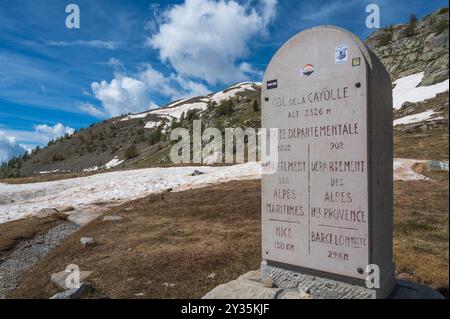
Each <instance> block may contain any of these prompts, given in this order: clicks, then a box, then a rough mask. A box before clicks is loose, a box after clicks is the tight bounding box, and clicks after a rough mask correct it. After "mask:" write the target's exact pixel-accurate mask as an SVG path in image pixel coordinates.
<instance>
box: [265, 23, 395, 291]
mask: <svg viewBox="0 0 450 319" xmlns="http://www.w3.org/2000/svg"><path fill="white" fill-rule="evenodd" d="M261 97H262V102H261V105H262V127H264V128H278V143H279V144H278V159H277V162H271V161H270V159H269V160H268V161H266V162H263V165H265V166H270V167H272V168H277V171H276V173H275V174H267V175H263V177H262V255H263V256H262V257H263V263H262V269H261V274H262V278H263V280H264V279H267V278H268V277H271V279H272V281H273V282H274V284H275V285H277V286H278V287H281V288H293V287H299V288H301V289H304V290H307V292H309V293H310V294H312V295H313V296H315V297H318V298H386V297H388V296H389V295H390V293H391V292H392V290H393V288H394V286H395V280H394V265H393V262H392V183H393V182H392V156H393V155H392V89H391V81H390V78H389V75H388V73H387V71H386V70H385V68H384V67H383V65H382V64H381V63H380V61H379V60H378V58H377V57H376V56H375V55H374V54H373V53H372V52H371V51H370V49H368V48H367V47H366V46H365V45H364V44H363V43H362V42H361V41H360V40H359V39H358V38H357V37H356V36H355V35H353V34H351V33H350V32H348V31H346V30H343V29H341V28H337V27H332V26H321V27H316V28H312V29H309V30H306V31H303V32H301V33H299V34H297V35H296V36H294V37H293V38H291V39H290V40H289V41H288V42H286V43H285V44H284V45H283V46H282V47H281V48H280V49H279V50H278V52H277V53H276V54H275V55H274V57H273V58H272V60H271V62H270V64H269V66H268V68H267V70H266V72H265V74H264V81H263V88H262V93H261ZM369 265H376V266H369ZM368 266H369V267H370V268H367V267H368ZM374 267H378V268H374ZM373 269H375V272H374V273H372V275H375V277H376V275H377V272H378V271H377V270H379V288H377V289H375V288H376V286H375V287H373V286H372V287H371V288H373V289H369V288H367V286H366V278H367V276H368V272H372V270H373ZM374 282H375V281H374Z"/></svg>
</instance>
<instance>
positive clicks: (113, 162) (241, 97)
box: [0, 82, 260, 178]
mask: <svg viewBox="0 0 450 319" xmlns="http://www.w3.org/2000/svg"><path fill="white" fill-rule="evenodd" d="M259 99H260V84H259V83H251V82H244V83H239V84H236V85H233V86H231V87H229V88H227V89H225V90H223V91H220V92H217V93H213V94H210V95H207V96H199V97H194V98H191V99H185V100H180V101H175V102H172V103H170V104H168V105H166V106H164V107H162V108H160V109H155V110H150V111H148V112H143V113H139V114H128V115H124V116H119V117H114V118H111V119H108V120H105V121H103V122H101V123H98V124H95V125H91V126H90V127H89V128H86V129H81V130H79V131H77V132H75V133H74V134H72V135H70V136H65V137H63V138H60V139H57V140H56V141H51V142H50V143H49V144H48V146H47V147H45V148H43V149H35V150H34V151H33V152H32V154H30V155H24V157H23V158H20V159H14V160H12V161H10V162H9V163H8V165H3V167H2V169H0V178H11V177H22V176H36V175H37V176H39V175H48V174H61V173H63V174H64V173H66V174H68V173H74V172H75V173H81V174H89V173H92V172H95V171H99V170H104V169H112V168H120V169H128V168H142V167H154V166H165V165H170V160H169V152H170V147H171V145H172V142H171V141H170V130H171V128H175V127H185V128H189V127H190V125H191V124H192V121H193V120H195V119H199V118H200V117H201V119H202V123H203V124H205V125H206V126H214V127H218V128H221V129H222V130H223V129H224V128H225V127H227V126H233V127H239V126H242V127H254V128H257V127H260V111H259V107H258V108H255V106H254V103H255V101H256V103H259Z"/></svg>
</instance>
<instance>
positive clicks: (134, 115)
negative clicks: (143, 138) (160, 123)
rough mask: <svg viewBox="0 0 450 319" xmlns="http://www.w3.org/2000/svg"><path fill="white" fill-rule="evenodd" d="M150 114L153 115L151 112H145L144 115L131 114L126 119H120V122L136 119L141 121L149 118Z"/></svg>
mask: <svg viewBox="0 0 450 319" xmlns="http://www.w3.org/2000/svg"><path fill="white" fill-rule="evenodd" d="M150 113H151V111H149V112H144V113H138V114H130V115H127V116H125V117H124V118H122V119H120V121H121V122H123V121H129V120H134V119H141V118H144V117H146V116H148V115H149V114H150Z"/></svg>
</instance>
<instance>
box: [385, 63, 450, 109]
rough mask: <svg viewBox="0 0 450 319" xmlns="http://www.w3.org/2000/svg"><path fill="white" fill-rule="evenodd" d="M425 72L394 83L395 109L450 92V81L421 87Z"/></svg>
mask: <svg viewBox="0 0 450 319" xmlns="http://www.w3.org/2000/svg"><path fill="white" fill-rule="evenodd" d="M424 74H425V72H420V73H416V74H412V75H408V76H405V77H402V78H400V79H397V80H395V81H394V84H395V87H394V89H393V90H392V97H393V105H394V109H399V108H401V106H402V104H403V103H405V102H422V101H425V100H426V99H430V98H433V97H435V96H436V95H437V94H438V93H442V92H445V91H448V88H449V80H448V79H447V80H445V81H442V82H440V83H436V84H433V85H429V86H419V87H417V86H418V85H419V83H420V82H421V81H422V79H423V76H424Z"/></svg>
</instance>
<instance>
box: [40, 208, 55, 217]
mask: <svg viewBox="0 0 450 319" xmlns="http://www.w3.org/2000/svg"><path fill="white" fill-rule="evenodd" d="M57 213H59V212H58V210H57V209H56V208H43V209H41V210H40V211H39V212H38V213H37V217H49V216H52V215H54V214H57Z"/></svg>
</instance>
